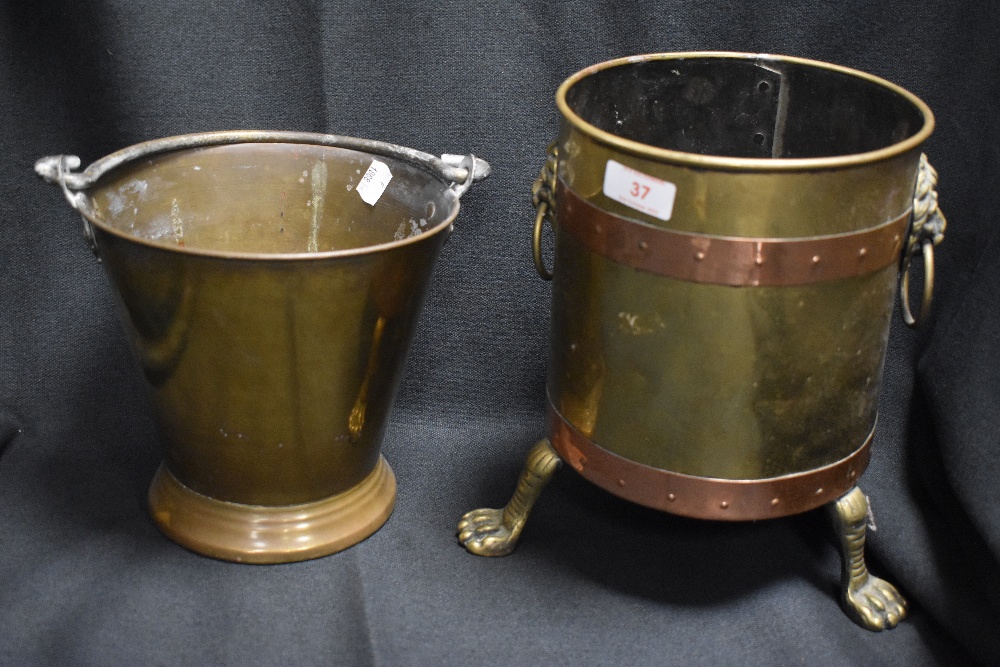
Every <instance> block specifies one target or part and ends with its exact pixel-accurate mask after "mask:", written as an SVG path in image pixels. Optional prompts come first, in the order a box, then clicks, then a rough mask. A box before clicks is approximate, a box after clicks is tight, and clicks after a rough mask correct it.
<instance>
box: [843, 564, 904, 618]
mask: <svg viewBox="0 0 1000 667" xmlns="http://www.w3.org/2000/svg"><path fill="white" fill-rule="evenodd" d="M843 603H844V610H845V611H846V612H847V614H848V615H849V616H850V617H851V619H852V620H853V621H854V622H855V623H857V624H858V625H860V626H862V627H864V628H867V629H869V630H875V631H876V632H877V631H879V630H891V629H892V628H894V627H896V625H897V624H898V623H899V622H900V621H901V620H903V619H904V618H906V600H904V599H903V596H902V595H900V594H899V591H897V590H896V587H895V586H893V585H892V584H890V583H889V582H888V581H885V580H884V579H879V578H878V577H873V576H872V575H868V578H867V580H866V581H865V582H864V583H863V584H861V585H860V586H858V587H857V588H855V589H854V590H848V591H845V592H844V597H843Z"/></svg>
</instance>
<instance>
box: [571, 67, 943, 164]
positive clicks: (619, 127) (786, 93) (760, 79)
mask: <svg viewBox="0 0 1000 667" xmlns="http://www.w3.org/2000/svg"><path fill="white" fill-rule="evenodd" d="M565 96H566V97H565V99H566V103H567V105H568V106H569V108H570V109H571V110H572V111H573V112H574V113H575V114H576V115H578V116H579V117H580V118H581V119H582V120H584V121H585V122H587V123H589V124H591V125H593V126H595V127H597V128H598V129H601V130H603V131H605V132H608V133H610V134H613V135H615V136H618V137H621V138H623V139H629V140H632V141H637V142H640V143H643V144H647V145H650V146H654V147H657V148H664V149H669V150H675V151H682V152H686V153H696V154H700V155H717V156H725V157H746V158H819V157H833V156H842V155H852V154H856V153H865V152H868V151H874V150H878V149H881V148H886V147H888V146H891V145H893V144H896V143H899V142H900V141H903V140H905V139H907V138H908V137H911V136H913V135H914V134H916V133H917V132H919V131H920V129H921V128H922V127H923V126H924V123H925V122H926V121H927V119H925V117H924V113H923V112H922V111H921V109H920V107H918V106H917V105H916V104H915V103H914V102H913V101H911V100H910V99H909V98H908V97H906V96H905V95H903V94H901V93H899V92H897V91H896V90H893V89H892V88H889V87H887V86H885V85H882V84H880V83H878V82H876V81H872V80H869V79H866V78H863V77H861V76H857V75H852V74H848V73H844V72H841V71H838V70H836V69H827V68H825V67H821V66H818V65H811V64H808V63H800V62H796V61H785V60H781V59H778V58H774V59H768V58H766V57H760V58H752V59H750V58H735V57H732V58H725V57H724V58H719V57H691V58H668V59H662V58H661V59H647V60H635V61H632V62H626V63H622V64H616V65H613V66H610V67H605V68H603V69H600V70H597V71H594V72H592V73H588V74H587V75H586V76H583V77H582V78H580V79H579V80H577V81H576V82H575V83H573V84H572V85H571V86H570V87H569V88H568V90H566V92H565Z"/></svg>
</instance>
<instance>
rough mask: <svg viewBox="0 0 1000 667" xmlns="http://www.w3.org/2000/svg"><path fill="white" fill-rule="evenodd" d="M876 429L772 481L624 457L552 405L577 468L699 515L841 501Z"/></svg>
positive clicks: (665, 506) (760, 513)
mask: <svg viewBox="0 0 1000 667" xmlns="http://www.w3.org/2000/svg"><path fill="white" fill-rule="evenodd" d="M874 432H875V431H874V428H873V429H872V433H869V434H868V437H867V438H866V439H865V442H864V444H862V445H861V446H860V447H859V448H858V449H857V450H855V451H854V452H853V453H852V454H851V455H850V456H848V457H847V458H844V459H841V460H840V461H837V462H836V463H832V464H830V465H828V466H825V467H823V468H816V469H814V470H809V471H807V472H802V473H797V474H793V475H785V476H783V477H772V478H768V479H718V478H714V477H696V476H694V475H684V474H681V473H677V472H670V471H669V470H661V469H660V468H653V467H651V466H647V465H644V464H642V463H636V462H635V461H631V460H629V459H626V458H623V457H621V456H618V455H617V454H614V453H612V452H609V451H608V450H606V449H604V448H602V447H600V446H598V445H597V444H595V443H593V442H591V441H590V439H589V438H587V437H586V436H584V435H583V434H582V433H580V432H579V431H577V430H576V429H575V428H574V427H573V426H572V425H571V424H570V423H569V422H567V421H566V420H565V419H564V418H563V417H562V416H561V415H560V414H559V413H558V412H557V411H556V409H555V408H554V407H553V406H552V404H551V403H550V404H549V434H550V437H551V439H552V447H553V448H554V449H555V450H556V452H558V453H559V456H560V457H561V458H562V459H563V460H564V461H565V462H566V463H567V464H569V465H570V466H571V467H572V468H573V469H574V470H576V471H577V472H578V473H580V474H581V475H583V476H584V477H585V478H586V479H588V480H589V481H591V482H593V483H594V484H596V485H597V486H599V487H601V488H602V489H604V490H606V491H610V492H611V493H613V494H615V495H616V496H620V497H621V498H624V499H625V500H630V501H632V502H634V503H638V504H640V505H645V506H646V507H652V508H653V509H658V510H663V511H665V512H670V513H671V514H680V515H682V516H688V517H693V518H695V519H717V520H723V521H753V520H757V519H774V518H778V517H782V516H788V515H790V514H799V513H801V512H807V511H809V510H811V509H814V508H816V507H819V506H820V505H825V504H827V503H829V502H832V501H834V500H837V499H838V498H840V497H841V496H843V495H844V494H845V493H847V492H848V491H849V490H851V489H852V488H853V487H854V486H855V485H857V483H858V478H859V477H860V476H861V473H863V472H864V471H865V468H867V467H868V459H869V458H870V457H871V441H872V434H874Z"/></svg>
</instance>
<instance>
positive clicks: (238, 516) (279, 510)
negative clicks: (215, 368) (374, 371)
mask: <svg viewBox="0 0 1000 667" xmlns="http://www.w3.org/2000/svg"><path fill="white" fill-rule="evenodd" d="M395 504H396V478H395V476H394V475H393V474H392V469H391V468H389V464H388V463H386V461H385V459H384V458H382V457H379V461H378V463H377V464H376V465H375V469H374V470H373V471H372V473H371V474H370V475H368V477H366V478H365V479H364V480H362V481H361V482H360V483H359V484H358V485H357V486H354V487H352V488H350V489H348V490H347V491H344V492H343V493H339V494H337V495H335V496H330V497H329V498H324V499H323V500H318V501H316V502H311V503H305V504H302V505H287V506H278V507H272V506H262V505H242V504H239V503H230V502H225V501H222V500H216V499H214V498H209V497H208V496H203V495H202V494H200V493H197V492H195V491H192V490H191V489H189V488H188V487H186V486H184V484H182V483H181V482H180V481H179V480H178V479H177V478H176V477H174V475H173V474H172V473H171V472H170V471H169V470H167V468H166V466H165V465H164V466H160V469H159V470H157V472H156V476H155V477H154V478H153V483H152V485H151V486H150V489H149V509H150V513H151V514H152V516H153V520H154V521H155V522H156V525H157V527H158V528H159V529H160V530H161V531H162V532H163V534H164V535H166V536H167V537H169V538H170V539H172V540H173V541H174V542H177V543H178V544H180V545H181V546H183V547H186V548H188V549H190V550H191V551H194V552H196V553H199V554H202V555H204V556H210V557H212V558H218V559H221V560H228V561H234V562H237V563H291V562H295V561H301V560H308V559H310V558H319V557H320V556H326V555H329V554H332V553H336V552H337V551H342V550H344V549H346V548H347V547H350V546H352V545H354V544H357V543H358V542H360V541H362V540H363V539H365V538H366V537H368V536H369V535H371V534H372V533H374V532H375V531H376V530H378V529H379V528H380V527H381V526H382V524H384V523H385V522H386V520H387V519H388V518H389V515H390V514H392V509H393V507H394V506H395Z"/></svg>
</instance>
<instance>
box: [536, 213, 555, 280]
mask: <svg viewBox="0 0 1000 667" xmlns="http://www.w3.org/2000/svg"><path fill="white" fill-rule="evenodd" d="M548 217H549V205H548V204H547V203H545V202H542V203H540V204H539V205H538V213H537V214H536V215H535V231H534V233H533V234H532V235H531V251H532V256H533V257H534V259H535V271H538V275H539V277H541V279H542V280H552V272H551V271H549V270H548V268H546V266H545V261H544V260H543V259H542V227H544V226H545V220H546V218H548Z"/></svg>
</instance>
